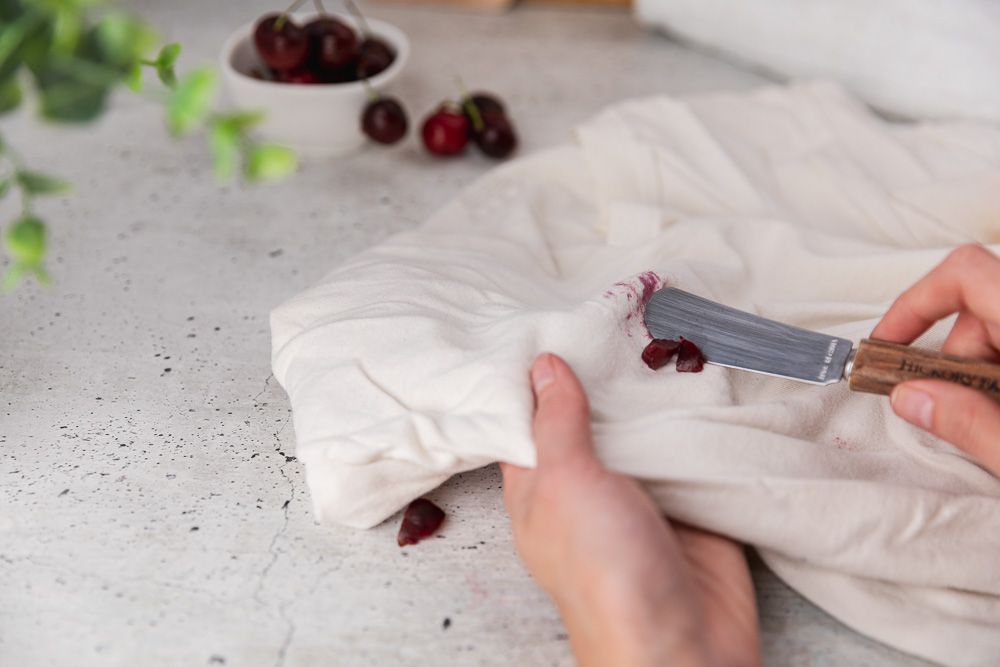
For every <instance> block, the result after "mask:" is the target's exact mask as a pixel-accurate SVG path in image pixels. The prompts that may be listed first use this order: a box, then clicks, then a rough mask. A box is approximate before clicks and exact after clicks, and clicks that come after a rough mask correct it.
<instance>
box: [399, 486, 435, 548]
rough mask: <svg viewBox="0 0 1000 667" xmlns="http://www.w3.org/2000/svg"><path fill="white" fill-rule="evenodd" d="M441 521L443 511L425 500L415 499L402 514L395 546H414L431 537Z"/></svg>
mask: <svg viewBox="0 0 1000 667" xmlns="http://www.w3.org/2000/svg"><path fill="white" fill-rule="evenodd" d="M443 521H444V510H443V509H441V508H440V507H438V506H437V505H435V504H434V503H432V502H431V501H429V500H427V499H426V498H417V499H416V500H414V501H413V502H412V503H410V505H409V506H408V507H407V508H406V511H405V512H403V523H402V524H401V525H400V526H399V534H398V535H397V536H396V544H398V545H399V546H401V547H405V546H406V545H407V544H416V543H417V542H419V541H421V540H423V539H426V538H428V537H430V536H431V535H433V534H434V532H435V531H436V530H437V529H438V528H440V527H441V523H442V522H443Z"/></svg>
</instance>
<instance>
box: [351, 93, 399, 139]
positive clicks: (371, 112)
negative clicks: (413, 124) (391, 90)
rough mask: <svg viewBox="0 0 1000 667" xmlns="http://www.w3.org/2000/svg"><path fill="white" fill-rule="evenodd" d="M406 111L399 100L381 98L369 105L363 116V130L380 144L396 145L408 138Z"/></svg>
mask: <svg viewBox="0 0 1000 667" xmlns="http://www.w3.org/2000/svg"><path fill="white" fill-rule="evenodd" d="M407 126H408V123H407V120H406V111H405V110H404V109H403V105H401V104H400V103H399V102H398V101H397V100H395V99H393V98H391V97H380V98H379V99H377V100H374V101H372V102H369V103H368V106H366V107H365V111H364V113H363V114H362V115H361V130H362V131H363V132H364V133H365V134H366V135H368V137H369V138H371V140H372V141H377V142H378V143H380V144H394V143H396V142H397V141H399V140H400V139H402V138H403V137H405V136H406V129H407Z"/></svg>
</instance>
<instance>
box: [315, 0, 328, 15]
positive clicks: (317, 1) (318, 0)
mask: <svg viewBox="0 0 1000 667" xmlns="http://www.w3.org/2000/svg"><path fill="white" fill-rule="evenodd" d="M313 4H314V5H316V11H318V12H319V13H320V14H322V15H323V16H326V14H327V11H326V7H324V6H323V0H313Z"/></svg>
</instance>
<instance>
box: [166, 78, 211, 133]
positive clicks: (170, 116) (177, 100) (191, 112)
mask: <svg viewBox="0 0 1000 667" xmlns="http://www.w3.org/2000/svg"><path fill="white" fill-rule="evenodd" d="M215 88H216V74H215V70H214V69H212V68H211V67H202V68H200V69H196V70H195V71H193V72H191V73H189V74H187V75H185V76H184V78H182V79H181V80H180V81H179V82H178V83H177V87H176V88H174V89H173V90H172V91H171V93H170V96H169V97H168V98H167V126H168V127H169V128H170V132H171V133H172V134H174V135H175V136H182V135H185V134H187V133H189V132H190V131H191V130H193V129H195V128H196V127H198V126H199V125H201V124H202V123H203V122H204V121H205V119H206V118H207V117H208V114H209V111H210V110H211V107H212V101H213V99H214V98H215Z"/></svg>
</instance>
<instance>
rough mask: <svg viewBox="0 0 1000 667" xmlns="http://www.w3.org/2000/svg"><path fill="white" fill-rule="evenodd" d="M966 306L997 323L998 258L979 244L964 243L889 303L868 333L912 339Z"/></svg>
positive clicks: (895, 340)
mask: <svg viewBox="0 0 1000 667" xmlns="http://www.w3.org/2000/svg"><path fill="white" fill-rule="evenodd" d="M962 310H967V311H969V312H970V313H972V314H973V315H975V316H976V317H978V318H980V319H982V320H984V321H986V322H992V323H1000V258H997V256H996V255H994V254H993V253H992V252H990V251H989V250H987V249H986V248H984V247H983V246H981V245H964V246H961V247H959V248H957V249H955V250H953V251H952V252H951V254H949V255H948V257H946V258H945V260H944V261H943V262H941V263H940V264H939V265H937V266H936V267H935V268H934V269H932V270H931V272H930V273H928V274H927V275H926V276H924V277H923V278H921V279H920V280H919V281H917V282H916V284H914V285H913V287H911V288H910V289H908V290H906V291H905V292H903V294H902V295H900V297H899V298H898V299H896V301H895V302H894V303H893V304H892V306H891V307H890V308H889V310H888V311H886V314H885V315H884V316H883V317H882V320H881V321H880V322H879V323H878V324H877V325H876V326H875V328H874V329H873V330H872V333H871V337H872V338H877V339H879V340H885V341H889V342H893V343H904V344H908V343H912V342H913V340H914V339H915V338H917V336H919V335H920V334H922V333H924V332H925V331H927V330H928V329H929V328H930V327H931V326H932V325H933V324H934V323H935V322H937V321H938V320H940V319H942V318H945V317H947V316H948V315H951V314H953V313H957V312H959V311H962Z"/></svg>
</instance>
